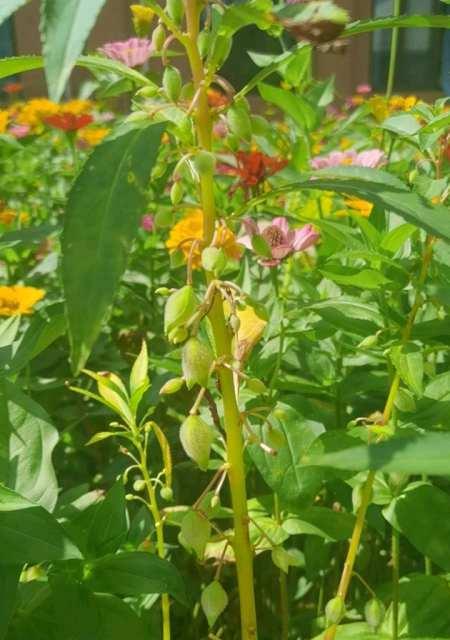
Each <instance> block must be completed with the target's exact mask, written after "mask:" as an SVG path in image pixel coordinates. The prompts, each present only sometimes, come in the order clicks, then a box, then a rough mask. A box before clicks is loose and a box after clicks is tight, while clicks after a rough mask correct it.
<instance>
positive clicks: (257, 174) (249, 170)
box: [220, 151, 288, 190]
mask: <svg viewBox="0 0 450 640" xmlns="http://www.w3.org/2000/svg"><path fill="white" fill-rule="evenodd" d="M235 157H236V162H237V165H236V166H235V167H231V166H224V165H222V166H221V167H220V171H221V173H225V174H228V175H234V176H237V177H238V178H239V183H238V185H237V186H241V187H243V188H244V189H246V190H248V189H249V188H251V187H256V186H258V185H259V184H261V182H264V180H266V179H267V178H268V177H270V176H272V175H273V174H274V173H277V172H278V171H281V169H284V167H285V166H286V165H287V163H288V162H287V160H284V159H282V158H271V157H270V156H266V155H265V154H264V153H261V151H238V152H237V153H236V154H235Z"/></svg>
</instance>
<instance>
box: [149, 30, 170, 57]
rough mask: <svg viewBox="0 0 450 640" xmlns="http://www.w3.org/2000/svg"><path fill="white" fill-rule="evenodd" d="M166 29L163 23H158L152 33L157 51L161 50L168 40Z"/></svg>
mask: <svg viewBox="0 0 450 640" xmlns="http://www.w3.org/2000/svg"><path fill="white" fill-rule="evenodd" d="M166 37H167V36H166V30H165V29H164V26H163V25H162V24H158V25H157V26H156V27H155V29H154V31H153V33H152V45H153V48H154V50H155V51H156V52H159V51H161V49H162V48H163V46H164V43H165V41H166Z"/></svg>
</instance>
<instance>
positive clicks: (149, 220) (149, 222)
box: [141, 213, 155, 233]
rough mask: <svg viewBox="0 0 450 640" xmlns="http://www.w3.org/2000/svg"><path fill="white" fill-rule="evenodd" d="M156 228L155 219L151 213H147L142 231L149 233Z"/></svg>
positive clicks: (142, 220) (143, 218) (142, 221)
mask: <svg viewBox="0 0 450 640" xmlns="http://www.w3.org/2000/svg"><path fill="white" fill-rule="evenodd" d="M154 228H155V218H154V216H152V214H151V213H146V214H145V216H142V218H141V229H144V231H148V232H149V233H150V232H151V231H153V229H154Z"/></svg>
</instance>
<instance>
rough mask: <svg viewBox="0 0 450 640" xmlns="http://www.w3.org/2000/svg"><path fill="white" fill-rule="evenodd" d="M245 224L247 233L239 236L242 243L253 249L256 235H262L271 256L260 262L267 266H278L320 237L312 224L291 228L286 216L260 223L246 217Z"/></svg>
mask: <svg viewBox="0 0 450 640" xmlns="http://www.w3.org/2000/svg"><path fill="white" fill-rule="evenodd" d="M243 225H244V228H245V231H246V234H245V235H243V236H241V237H240V238H238V242H239V243H240V244H242V245H244V247H247V249H253V242H252V238H253V237H254V236H260V237H261V238H262V239H263V240H265V242H266V243H267V245H268V247H269V249H270V253H271V257H270V258H261V259H260V263H261V264H262V265H263V266H265V267H276V266H278V265H279V264H280V262H281V261H282V260H283V259H284V258H287V256H289V255H290V254H292V253H295V252H296V251H304V250H305V249H307V248H308V247H311V246H312V245H313V244H315V243H316V242H317V241H318V240H319V237H320V234H319V233H318V232H317V231H316V230H315V229H314V227H313V226H312V225H311V224H307V225H305V226H304V227H302V228H301V229H289V224H288V221H287V220H286V218H284V217H278V218H274V219H273V220H272V221H271V222H260V223H256V222H255V221H254V220H252V219H251V218H245V219H244V220H243Z"/></svg>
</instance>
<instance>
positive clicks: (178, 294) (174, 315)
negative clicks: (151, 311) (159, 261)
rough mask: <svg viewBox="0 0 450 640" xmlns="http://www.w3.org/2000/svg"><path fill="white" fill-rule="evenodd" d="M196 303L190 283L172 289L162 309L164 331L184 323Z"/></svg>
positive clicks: (169, 331)
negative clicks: (172, 291)
mask: <svg viewBox="0 0 450 640" xmlns="http://www.w3.org/2000/svg"><path fill="white" fill-rule="evenodd" d="M197 304H198V302H197V298H196V296H195V293H194V289H193V288H192V287H191V286H190V285H188V284H187V285H185V286H184V287H181V289H178V290H177V291H174V293H172V295H171V296H170V297H169V298H168V299H167V302H166V307H165V309H164V332H165V333H166V334H169V333H171V332H172V331H173V330H174V329H176V328H178V327H180V326H181V325H184V324H185V323H186V322H187V321H188V320H189V318H190V317H191V316H192V315H193V313H194V311H195V309H196V308H197Z"/></svg>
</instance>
